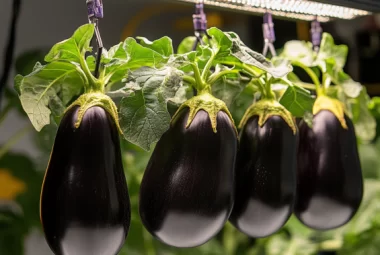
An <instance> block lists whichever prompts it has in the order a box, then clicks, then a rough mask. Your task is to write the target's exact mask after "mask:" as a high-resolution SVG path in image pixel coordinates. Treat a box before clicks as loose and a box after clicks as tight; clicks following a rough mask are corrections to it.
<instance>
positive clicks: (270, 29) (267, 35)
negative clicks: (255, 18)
mask: <svg viewBox="0 0 380 255" xmlns="http://www.w3.org/2000/svg"><path fill="white" fill-rule="evenodd" d="M263 36H264V49H263V55H264V56H266V55H267V53H268V49H269V50H270V53H271V54H272V57H274V56H276V50H275V49H274V46H273V43H274V42H275V41H276V35H275V33H274V23H273V19H272V14H271V13H269V12H266V13H265V14H264V22H263Z"/></svg>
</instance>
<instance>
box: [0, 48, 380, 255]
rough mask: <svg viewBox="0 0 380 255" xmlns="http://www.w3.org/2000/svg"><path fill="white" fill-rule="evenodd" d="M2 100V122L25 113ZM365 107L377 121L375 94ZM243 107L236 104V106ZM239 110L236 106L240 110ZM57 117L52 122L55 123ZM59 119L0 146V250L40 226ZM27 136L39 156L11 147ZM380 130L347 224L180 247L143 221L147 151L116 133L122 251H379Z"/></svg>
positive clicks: (22, 59)
mask: <svg viewBox="0 0 380 255" xmlns="http://www.w3.org/2000/svg"><path fill="white" fill-rule="evenodd" d="M45 54H46V51H44V50H32V51H28V52H26V53H23V54H22V55H21V56H19V57H18V58H17V61H16V72H17V73H20V74H23V75H24V74H27V73H29V72H30V71H31V70H32V68H33V65H34V63H35V62H36V61H42V60H43V57H44V55H45ZM5 96H6V102H7V104H6V105H5V107H4V108H3V109H2V112H1V113H0V125H1V124H2V121H3V120H4V119H5V117H6V115H7V114H8V113H9V112H10V111H11V110H16V111H17V112H18V114H19V115H20V116H23V117H24V118H26V115H25V113H24V111H23V110H22V108H21V105H20V103H19V100H18V97H17V95H16V93H15V92H14V91H13V90H11V89H7V90H6V91H5ZM377 100H378V99H376V98H375V99H373V100H372V101H371V102H370V103H369V105H368V107H369V109H370V111H371V112H372V114H373V115H374V116H375V117H376V121H377V123H378V125H377V126H378V127H380V125H379V123H380V107H379V105H380V100H379V102H377ZM241 108H242V107H239V109H241ZM237 115H238V113H237ZM52 123H54V122H52ZM56 130H57V126H56V125H54V124H51V125H49V126H46V127H45V128H44V129H43V130H42V131H41V132H39V133H38V132H36V131H34V130H33V128H32V126H31V124H29V122H27V124H26V126H25V127H22V128H21V129H20V130H15V132H14V135H13V136H12V137H10V138H9V139H8V142H6V143H5V144H2V145H0V254H1V255H23V254H25V251H24V244H25V238H26V236H27V235H28V234H30V233H31V232H32V231H34V230H35V229H37V230H38V231H40V232H41V233H42V229H41V224H40V221H39V195H40V189H41V184H42V180H43V177H44V171H45V168H46V166H47V163H48V160H49V156H50V151H51V148H52V145H53V142H54V137H55V133H56ZM25 134H29V135H32V137H33V141H34V143H35V145H36V147H37V148H38V150H39V153H38V155H39V156H38V157H37V159H34V160H32V159H31V158H29V157H28V156H27V155H23V154H19V153H15V152H13V151H12V145H14V144H15V143H16V142H17V141H18V139H19V138H20V137H22V136H24V135H25ZM379 134H380V132H377V136H376V139H374V140H373V142H371V143H367V144H362V143H360V142H359V153H360V157H361V163H362V168H363V175H364V177H365V193H364V200H363V202H362V204H361V207H360V210H359V212H358V213H357V214H356V216H355V217H354V219H353V220H352V221H351V222H350V223H349V224H347V225H345V226H343V227H341V228H339V229H336V230H333V231H325V232H319V231H313V230H310V229H308V228H306V227H304V226H303V225H302V224H301V223H300V222H299V221H298V220H297V219H296V218H294V217H292V218H291V219H290V220H289V222H288V223H287V224H286V226H285V227H284V228H282V229H281V230H280V231H279V232H278V233H276V234H275V235H272V236H270V237H268V238H261V239H252V238H248V237H247V236H245V235H244V234H242V233H240V232H239V231H237V230H236V229H235V228H234V227H233V226H232V225H231V224H229V223H227V224H226V226H225V227H224V229H223V230H222V231H221V232H220V233H219V234H218V235H217V236H216V237H215V238H214V239H212V240H211V241H209V242H208V243H206V244H204V245H202V246H200V247H197V248H191V249H177V248H173V247H169V246H166V245H164V244H162V243H160V242H158V241H157V240H155V239H154V238H153V237H152V236H151V235H150V234H149V233H148V232H147V231H146V230H145V229H144V227H143V225H142V223H141V221H140V216H139V213H138V195H139V187H140V182H141V179H142V176H143V172H144V169H145V166H146V165H147V162H148V160H149V157H150V154H151V152H145V151H143V150H142V149H140V148H138V147H137V146H135V145H133V144H131V143H128V142H126V141H125V140H121V145H122V155H123V161H124V166H125V171H126V177H127V182H128V187H129V192H130V198H131V206H132V219H131V227H130V232H129V234H128V237H127V240H126V243H125V246H124V247H123V249H122V250H121V252H120V254H121V255H126V254H128V255H187V254H189V255H190V254H199V255H235V254H236V255H313V254H340V255H351V254H352V255H361V254H363V255H378V254H379V251H380V157H379V155H380V138H379Z"/></svg>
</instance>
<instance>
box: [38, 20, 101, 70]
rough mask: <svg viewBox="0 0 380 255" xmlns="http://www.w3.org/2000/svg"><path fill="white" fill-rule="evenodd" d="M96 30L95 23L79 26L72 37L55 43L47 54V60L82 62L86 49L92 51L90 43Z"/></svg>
mask: <svg viewBox="0 0 380 255" xmlns="http://www.w3.org/2000/svg"><path fill="white" fill-rule="evenodd" d="M94 31H95V27H94V25H93V24H86V25H83V26H81V27H79V28H78V29H77V30H76V31H75V32H74V34H73V35H72V37H71V38H69V39H67V40H64V41H62V42H59V43H57V44H56V45H54V46H53V48H52V49H51V50H50V52H49V53H48V54H47V55H46V56H45V61H46V62H52V61H54V60H60V61H62V60H65V61H73V62H76V63H80V61H81V58H82V55H83V54H84V53H85V52H86V51H91V47H90V43H91V39H92V37H93V35H94Z"/></svg>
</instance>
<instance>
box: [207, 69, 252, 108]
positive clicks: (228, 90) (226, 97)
mask: <svg viewBox="0 0 380 255" xmlns="http://www.w3.org/2000/svg"><path fill="white" fill-rule="evenodd" d="M249 82H250V79H248V78H244V77H241V76H237V77H235V76H233V77H228V76H226V75H224V76H222V77H221V78H220V79H218V80H217V81H216V82H215V83H214V84H213V85H212V94H213V95H214V96H215V97H217V98H219V99H220V100H223V101H224V102H225V103H226V105H227V107H228V108H230V107H231V106H232V104H233V103H234V102H235V100H236V98H237V97H238V96H239V95H240V93H241V92H242V91H243V90H244V88H245V87H246V86H247V85H248V84H249Z"/></svg>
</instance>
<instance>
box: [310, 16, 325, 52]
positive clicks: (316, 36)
mask: <svg viewBox="0 0 380 255" xmlns="http://www.w3.org/2000/svg"><path fill="white" fill-rule="evenodd" d="M322 32H323V30H322V27H321V24H320V23H319V21H318V19H317V17H316V18H315V19H314V20H313V21H312V22H311V29H310V35H311V42H312V44H313V49H314V51H315V52H318V51H319V47H320V46H321V41H322Z"/></svg>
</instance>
